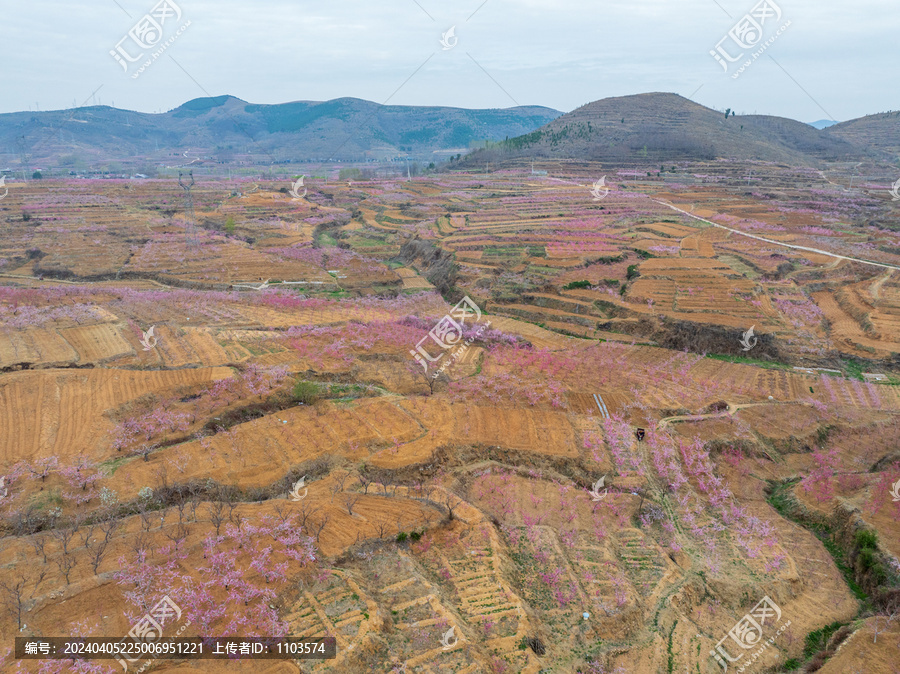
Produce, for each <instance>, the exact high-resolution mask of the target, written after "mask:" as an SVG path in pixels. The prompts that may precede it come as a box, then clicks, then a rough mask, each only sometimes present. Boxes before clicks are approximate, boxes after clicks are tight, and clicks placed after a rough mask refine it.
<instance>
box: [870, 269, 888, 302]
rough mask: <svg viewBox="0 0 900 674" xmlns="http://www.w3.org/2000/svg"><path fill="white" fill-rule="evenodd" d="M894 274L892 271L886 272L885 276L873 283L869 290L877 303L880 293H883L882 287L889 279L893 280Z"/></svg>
mask: <svg viewBox="0 0 900 674" xmlns="http://www.w3.org/2000/svg"><path fill="white" fill-rule="evenodd" d="M893 274H894V272H892V271H889V272H885V274H884V276H879V277H878V279H877V280H876V281H875V283H873V284H872V285H871V286H870V287H869V290H870V291H871V293H872V299H874V300H875V301H878V299H879V293H880V292H881V287H882V286H883V285H884V284H885V283H886V282H887V280H888V279H889V278H891V276H893Z"/></svg>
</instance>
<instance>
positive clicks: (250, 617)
mask: <svg viewBox="0 0 900 674" xmlns="http://www.w3.org/2000/svg"><path fill="white" fill-rule="evenodd" d="M159 553H160V554H159V557H160V558H161V561H158V562H152V561H151V560H150V554H149V553H148V552H147V551H146V550H139V551H138V552H137V553H136V555H135V556H134V557H133V558H132V559H126V558H125V557H122V558H121V559H120V560H119V565H120V569H121V570H120V571H118V572H117V573H116V575H115V578H116V581H117V582H118V584H120V585H123V586H124V587H126V588H127V589H126V590H125V597H126V598H127V599H128V600H129V602H130V603H131V605H132V606H133V607H134V609H135V610H134V611H131V612H129V614H128V617H129V619H130V620H132V621H135V620H137V619H138V618H140V616H141V615H143V613H144V612H146V610H147V608H149V607H151V606H153V605H154V604H155V602H156V601H158V600H159V599H160V598H161V597H162V596H163V595H169V596H170V597H172V599H173V600H174V601H175V602H176V603H177V604H178V605H179V606H180V607H181V608H182V610H183V611H184V612H185V613H186V614H187V618H189V619H190V620H191V624H192V625H196V629H197V632H198V633H199V634H202V635H203V636H213V637H215V636H248V637H255V636H259V637H262V636H284V635H285V634H286V633H287V627H288V626H287V624H286V623H284V622H283V621H282V620H281V619H280V618H279V617H278V612H277V611H276V610H275V609H274V608H272V604H273V603H274V601H275V599H276V598H277V596H278V594H279V592H280V591H281V590H283V589H284V588H286V587H287V585H288V582H289V580H290V574H291V573H292V572H293V573H294V574H296V573H297V572H299V571H301V570H303V569H304V568H306V567H307V566H309V565H311V564H313V563H314V562H315V561H316V551H315V544H314V540H313V539H312V538H311V537H309V536H306V535H304V534H303V533H302V531H301V527H300V525H299V524H298V523H297V522H296V521H295V518H294V517H292V516H289V517H281V518H278V517H270V516H265V517H263V518H262V519H261V520H260V523H259V524H252V523H251V522H249V521H247V520H242V521H240V523H239V524H237V525H233V524H229V525H227V526H226V527H225V533H224V535H212V534H210V535H209V536H207V538H206V539H205V541H204V543H203V559H204V563H203V565H202V566H199V567H197V569H196V571H195V572H194V573H190V572H184V571H182V570H181V567H182V566H183V562H184V560H185V559H186V558H187V553H186V552H184V551H183V550H181V549H179V546H178V545H175V546H171V545H170V546H166V547H164V548H161V549H160V550H159Z"/></svg>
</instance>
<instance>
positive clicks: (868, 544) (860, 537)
mask: <svg viewBox="0 0 900 674" xmlns="http://www.w3.org/2000/svg"><path fill="white" fill-rule="evenodd" d="M856 547H858V548H859V549H860V550H866V549H872V550H877V549H878V534H876V533H875V532H874V531H872V530H871V529H862V530H860V531H857V532H856Z"/></svg>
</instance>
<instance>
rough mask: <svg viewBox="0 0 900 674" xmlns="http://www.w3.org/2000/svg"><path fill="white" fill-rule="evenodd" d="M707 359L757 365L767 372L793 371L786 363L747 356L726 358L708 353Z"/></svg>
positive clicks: (722, 355)
mask: <svg viewBox="0 0 900 674" xmlns="http://www.w3.org/2000/svg"><path fill="white" fill-rule="evenodd" d="M706 357H707V358H712V359H713V360H724V361H725V362H727V363H737V364H740V365H755V366H757V367H762V368H765V369H767V370H793V369H794V368H792V367H791V366H790V365H785V364H784V363H775V362H772V361H770V360H758V359H756V358H747V357H746V356H726V355H724V354H719V353H708V354H706Z"/></svg>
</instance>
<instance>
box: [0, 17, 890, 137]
mask: <svg viewBox="0 0 900 674" xmlns="http://www.w3.org/2000/svg"><path fill="white" fill-rule="evenodd" d="M156 1H157V0H91V1H90V2H79V1H78V0H30V1H29V2H22V1H21V0H0V9H2V14H0V16H2V22H0V46H2V51H0V54H2V60H0V112H13V111H20V110H34V109H40V110H51V109H62V108H71V107H73V105H83V104H90V103H91V102H96V103H102V104H104V105H113V104H114V105H115V106H116V107H119V108H126V109H131V110H140V111H143V112H156V111H166V110H169V109H172V108H174V107H177V106H178V105H180V104H182V103H183V102H185V101H187V100H190V99H192V98H198V97H201V96H207V95H212V96H217V95H221V94H232V95H234V96H237V97H239V98H242V99H244V100H246V101H250V102H254V103H283V102H287V101H293V100H328V99H332V98H338V97H342V96H353V97H357V98H364V99H367V100H371V101H376V102H379V103H385V102H390V103H392V104H398V105H447V106H459V107H469V108H498V107H504V108H505V107H510V106H514V105H516V104H521V105H544V106H548V107H552V108H556V109H558V110H562V111H570V110H572V109H574V108H576V107H578V106H580V105H583V104H584V103H588V102H590V101H593V100H597V99H600V98H605V97H608V96H621V95H627V94H636V93H643V92H650V91H671V92H675V93H678V94H681V95H682V96H685V97H688V98H691V99H692V100H695V101H696V102H698V103H701V104H703V105H707V106H709V107H714V108H719V109H723V108H726V107H730V108H733V109H735V110H736V111H737V112H738V114H742V113H748V114H749V113H753V112H758V113H760V114H762V113H767V114H774V115H782V116H785V117H792V118H794V119H799V120H801V121H806V122H811V121H814V120H819V119H823V118H829V117H831V118H835V119H838V120H846V119H851V118H854V117H859V116H862V115H865V114H870V113H874V112H881V111H885V110H890V109H900V96H898V91H900V87H898V86H897V63H898V58H897V57H898V53H900V49H898V45H897V39H898V35H900V12H898V11H897V9H898V8H897V4H896V0H854V1H853V2H829V3H827V5H825V4H824V3H822V2H817V1H813V0H769V1H770V2H774V3H777V10H778V11H780V12H781V14H782V16H781V17H780V19H777V18H770V19H769V20H768V21H765V22H764V25H763V26H762V27H763V42H760V43H758V44H756V45H755V46H752V48H751V49H748V50H745V51H746V53H747V54H748V55H749V54H750V53H752V52H753V51H754V50H756V49H759V46H760V45H762V44H763V43H764V42H765V40H767V39H769V38H770V37H771V35H773V34H774V33H775V31H776V30H777V29H778V28H779V27H780V26H782V25H784V24H786V23H787V22H790V25H789V26H788V27H787V28H786V29H785V30H784V31H783V33H782V34H781V35H778V36H777V38H776V39H775V40H774V42H773V43H772V44H771V45H770V46H768V48H767V50H766V51H765V53H763V54H762V55H761V56H760V57H759V58H758V59H757V60H756V61H755V62H754V63H753V64H752V65H751V66H750V67H749V68H747V69H746V71H745V72H743V73H741V74H740V76H739V77H738V78H737V79H733V78H732V77H731V75H732V74H734V73H735V72H736V70H737V66H738V64H739V63H740V62H742V61H744V60H746V58H748V56H744V57H743V58H742V59H741V61H739V62H738V63H734V64H729V70H728V72H727V73H726V72H724V71H723V69H722V67H721V65H719V63H717V61H716V60H715V58H713V56H711V55H710V50H714V49H715V48H716V45H717V44H719V43H720V40H722V38H725V37H726V36H728V33H729V30H730V29H732V28H733V27H734V26H735V25H736V24H737V23H739V21H740V20H741V18H742V17H743V16H744V15H746V14H748V13H751V10H752V9H753V8H754V7H755V6H756V0H611V1H609V0H607V1H604V0H592V1H588V0H487V1H486V2H484V1H483V0H449V1H448V0H444V1H439V0H384V1H381V2H377V1H376V2H372V1H363V0H327V1H320V2H309V1H308V0H292V1H288V0H247V1H246V2H236V1H234V0H215V1H213V0H170V1H171V2H175V3H177V10H179V11H180V12H181V13H182V16H181V17H180V19H179V18H178V17H177V14H176V10H175V9H172V8H169V9H170V12H169V14H170V17H169V19H168V20H167V21H165V22H164V23H163V25H162V29H163V42H165V41H166V40H168V39H170V38H171V37H172V36H174V34H175V32H176V30H177V29H178V28H180V27H181V26H182V25H184V24H186V23H187V22H190V25H189V26H188V27H187V28H186V29H185V30H184V31H183V33H182V34H181V35H179V36H178V37H177V38H176V39H175V40H174V42H172V44H171V45H170V46H169V47H168V48H167V49H166V50H165V51H164V52H163V53H162V55H161V56H160V57H159V58H158V60H157V61H155V62H154V63H152V65H150V66H149V67H148V68H146V70H145V71H144V72H142V73H140V75H139V77H137V78H136V79H135V78H133V77H132V75H133V74H135V73H136V72H137V64H132V63H126V65H128V67H129V69H128V70H127V71H126V70H123V68H122V66H121V65H120V63H118V62H117V61H116V59H115V58H114V57H113V56H112V55H111V54H110V51H111V50H115V49H116V47H117V45H118V46H119V47H120V48H121V49H122V50H123V52H124V53H125V54H128V55H129V56H131V57H137V56H138V55H139V54H140V53H141V49H140V48H139V47H138V46H136V45H135V43H134V42H133V41H132V38H130V37H129V38H128V39H126V40H125V41H124V42H120V41H121V40H122V38H124V37H126V36H128V33H129V30H130V29H132V28H133V27H135V25H136V24H138V23H139V22H140V21H141V19H142V17H143V16H144V15H147V14H149V13H151V10H152V9H153V8H154V6H155V3H156ZM767 13H768V15H769V16H770V17H775V10H774V9H771V8H770V9H769V11H768V12H767ZM453 26H455V31H454V32H455V35H454V36H451V37H448V38H447V40H446V44H447V45H453V46H452V48H449V49H444V48H443V46H442V45H441V42H440V40H441V37H442V34H443V33H445V32H446V31H448V30H449V29H450V28H451V27H453ZM744 35H745V40H746V41H747V43H748V44H750V45H753V36H752V34H751V35H749V36H747V35H746V34H744ZM153 41H154V36H153V35H152V33H151V34H149V35H147V34H145V42H146V44H149V45H152V44H153ZM159 44H162V43H159ZM720 46H721V47H722V49H723V50H724V52H725V53H727V54H728V55H731V56H735V57H736V56H737V55H738V54H740V53H741V49H740V48H739V47H738V46H736V45H735V44H734V42H733V41H732V38H728V40H726V41H725V42H722V43H721V45H720ZM155 48H157V49H158V45H157V46H156V47H155ZM153 49H154V47H151V48H150V49H148V50H146V56H145V57H144V58H143V59H142V61H143V60H146V58H147V57H148V56H149V54H151V53H152V51H153ZM117 53H120V54H121V53H122V52H117ZM770 56H771V57H773V58H774V60H773V58H770ZM120 58H121V57H120ZM142 61H141V62H142ZM123 62H125V61H124V59H123ZM776 62H777V63H776ZM139 63H140V62H139ZM779 64H780V65H779ZM98 89H99V91H97V90H98ZM95 91H96V94H95V95H94V98H92V97H91V95H92V93H93V92H95Z"/></svg>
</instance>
